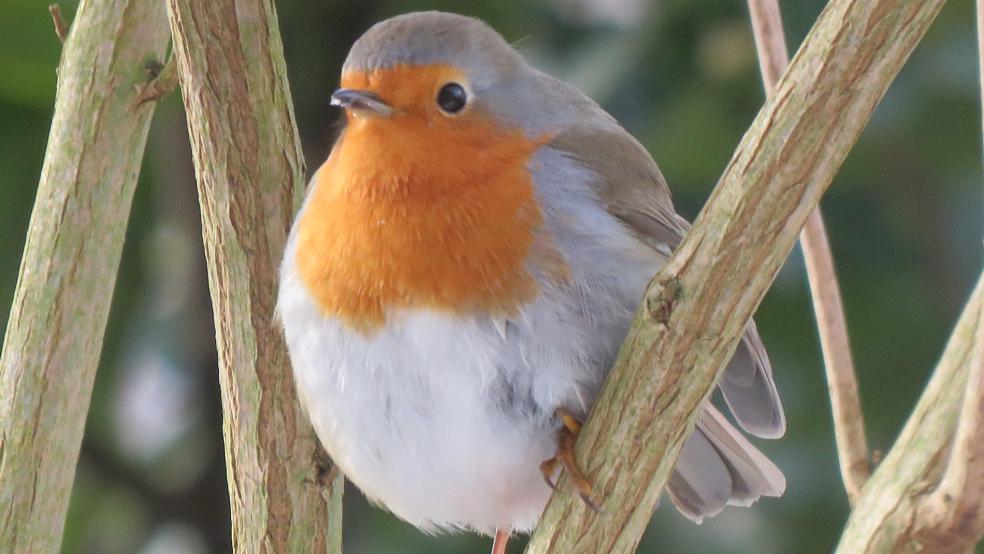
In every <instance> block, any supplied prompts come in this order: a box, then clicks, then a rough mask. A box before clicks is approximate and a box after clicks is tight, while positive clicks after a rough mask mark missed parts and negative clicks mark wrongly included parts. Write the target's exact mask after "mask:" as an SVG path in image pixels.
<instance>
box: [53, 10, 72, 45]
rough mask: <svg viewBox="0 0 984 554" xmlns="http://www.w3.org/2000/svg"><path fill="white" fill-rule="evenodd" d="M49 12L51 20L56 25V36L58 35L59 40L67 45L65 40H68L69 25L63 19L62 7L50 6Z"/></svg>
mask: <svg viewBox="0 0 984 554" xmlns="http://www.w3.org/2000/svg"><path fill="white" fill-rule="evenodd" d="M48 11H49V12H51V20H52V21H53V22H54V23H55V34H56V35H58V40H60V41H61V42H62V44H65V39H67V38H68V23H66V22H65V18H64V17H62V13H61V6H59V5H58V4H51V5H49V6H48Z"/></svg>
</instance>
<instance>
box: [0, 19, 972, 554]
mask: <svg viewBox="0 0 984 554" xmlns="http://www.w3.org/2000/svg"><path fill="white" fill-rule="evenodd" d="M824 4H825V2H823V1H822V0H796V1H785V2H782V8H783V11H784V18H785V24H786V32H787V42H788V44H789V46H790V51H791V52H792V51H795V49H796V47H797V45H798V44H799V43H800V42H801V41H802V39H803V37H804V36H805V35H806V33H807V31H808V30H809V28H810V26H811V25H812V23H813V21H814V20H815V19H816V17H817V16H818V14H819V13H820V11H821V9H822V8H823V6H824ZM972 4H973V3H972V2H967V1H962V2H950V3H949V5H948V6H947V7H946V8H945V9H944V10H943V12H942V14H941V15H940V17H939V19H938V20H937V22H936V23H935V24H934V25H933V27H932V28H931V29H930V31H929V34H928V35H927V37H926V39H925V40H924V41H923V43H922V44H921V45H920V46H919V48H918V49H917V50H916V52H915V54H914V55H913V56H912V58H911V60H910V61H909V63H908V64H907V65H906V67H905V68H904V69H903V70H902V73H901V75H900V76H899V78H898V80H897V81H896V83H895V84H894V85H893V86H892V88H891V89H890V90H889V92H888V95H887V96H886V97H885V99H884V101H883V102H882V103H881V105H880V107H879V108H878V111H877V112H876V114H875V116H874V118H873V120H872V121H871V123H870V124H869V125H868V128H867V129H866V130H865V132H864V134H863V135H862V137H861V140H860V142H859V143H858V144H857V146H856V147H855V149H854V151H853V152H852V153H851V155H850V157H849V158H848V159H847V162H846V163H845V165H844V167H843V169H842V170H841V171H840V174H839V175H838V177H837V178H836V179H835V181H834V184H833V186H832V188H831V189H830V192H829V193H828V194H827V196H826V198H825V199H824V202H823V208H824V213H825V215H826V218H827V223H828V227H829V230H830V234H831V239H832V243H833V250H834V254H835V257H836V261H837V265H838V269H839V273H840V278H841V286H842V288H843V293H844V297H845V302H846V306H847V316H848V324H849V327H850V331H851V337H852V341H853V347H854V354H855V359H856V363H857V367H858V372H859V378H860V382H861V392H862V401H863V403H864V411H865V415H866V417H867V430H868V433H869V439H870V442H871V446H872V448H874V449H877V450H878V451H886V450H887V449H888V448H890V446H891V444H892V441H893V438H894V437H895V435H896V433H897V432H898V430H899V429H900V427H901V425H902V423H903V422H904V420H905V418H906V417H907V414H908V413H909V411H910V410H911V408H912V406H913V405H914V403H915V400H916V398H917V396H918V394H919V392H920V391H921V390H922V387H923V385H924V383H925V381H926V379H927V377H928V375H929V372H930V370H931V368H932V367H933V364H934V363H935V361H936V359H937V357H938V355H939V353H940V352H941V351H942V347H943V344H944V341H945V340H946V338H947V336H948V335H949V332H950V329H951V327H952V325H953V323H954V322H955V318H956V315H957V314H958V312H959V310H960V308H961V306H962V304H963V302H964V301H965V299H966V298H967V296H968V295H969V292H970V289H971V285H972V281H973V280H974V279H975V277H976V275H977V274H978V272H979V271H980V268H981V252H982V249H981V237H982V227H984V225H982V212H984V202H982V191H981V186H982V169H981V145H980V143H981V140H980V116H979V111H980V107H979V102H978V85H977V74H976V67H977V58H976V46H975V35H974V24H973V22H974V14H973V5H972ZM463 5H464V4H462V3H459V2H452V1H450V0H447V1H443V2H439V1H432V2H425V1H409V0H362V1H360V2H331V1H326V0H321V1H302V0H281V1H279V2H277V8H278V10H279V17H280V27H281V31H282V33H283V41H284V48H285V54H286V57H287V67H288V70H289V74H290V81H291V89H292V92H293V97H294V102H295V107H296V110H297V121H298V124H299V126H300V131H301V137H302V139H303V142H304V147H305V154H306V156H307V163H308V170H309V172H310V171H312V170H313V169H314V168H316V167H317V166H318V164H320V163H321V161H322V160H323V159H324V158H325V156H326V154H327V152H328V150H329V148H330V146H331V141H332V140H333V138H334V132H335V131H334V130H333V129H335V128H336V127H337V126H336V125H334V122H335V121H337V119H338V114H337V113H335V112H334V111H333V110H332V109H331V108H330V107H329V105H328V96H329V94H330V93H331V91H332V90H333V89H334V87H335V86H336V84H337V80H338V72H339V67H340V65H341V63H342V61H343V59H344V56H345V54H346V52H347V50H348V47H349V46H350V45H351V44H352V42H353V41H354V40H355V39H356V38H357V37H358V36H359V35H360V34H361V33H362V32H363V31H365V30H366V29H367V28H368V27H369V26H370V25H371V24H372V23H374V22H376V21H379V20H381V19H384V18H386V17H389V16H391V15H395V14H398V13H403V12H407V11H413V10H420V9H434V8H436V9H445V10H455V11H461V10H464V11H465V12H466V13H468V14H471V15H475V16H479V17H481V18H483V19H485V20H486V21H488V22H489V23H491V24H492V25H493V26H494V27H496V28H497V29H498V30H499V31H500V32H502V33H503V35H505V37H506V38H507V39H508V40H509V41H511V42H515V43H516V44H517V47H518V48H519V49H520V50H521V51H522V52H523V53H524V54H525V55H526V56H527V57H528V58H529V59H530V60H531V61H532V62H533V63H534V64H535V65H536V66H538V67H540V68H542V69H545V70H546V71H548V72H549V73H552V74H553V75H555V76H558V77H560V78H563V79H565V80H568V81H571V82H573V83H576V84H577V85H578V86H579V87H581V88H582V90H584V91H585V92H587V93H588V94H590V95H591V96H593V97H594V98H596V99H597V100H598V101H599V102H601V104H602V105H604V106H605V107H606V108H607V109H608V110H609V111H610V112H611V113H612V114H614V115H615V116H616V117H617V118H618V119H619V120H620V121H621V122H622V123H623V124H624V125H625V127H627V128H628V129H629V131H631V132H632V133H633V134H635V135H636V136H637V137H638V138H639V139H640V140H642V142H643V143H644V144H646V145H647V147H648V148H649V149H650V151H651V152H652V153H653V155H654V157H655V158H656V160H657V161H658V162H659V164H660V166H661V167H662V169H663V172H664V174H665V175H666V177H667V179H668V180H669V182H670V185H671V188H672V189H673V192H674V195H675V200H676V203H677V207H678V209H679V211H680V212H681V213H683V214H684V215H686V216H687V217H688V218H693V216H695V215H696V214H697V212H698V210H699V209H700V207H701V205H702V204H703V202H704V200H705V198H706V197H707V195H708V193H709V191H710V190H711V188H712V187H713V186H714V184H715V182H716V180H717V178H718V176H719V175H720V173H721V171H722V169H723V168H724V167H725V165H726V163H727V162H728V160H729V158H730V156H731V154H732V152H733V149H734V147H735V146H736V145H737V143H738V141H739V140H740V138H741V136H742V133H743V132H744V131H745V129H746V128H747V126H748V125H749V123H750V122H751V120H752V118H753V117H754V116H755V114H756V112H757V110H758V109H759V107H760V106H761V104H762V100H763V93H762V86H761V82H760V79H759V73H758V68H757V65H756V59H755V51H754V44H753V40H752V34H751V27H750V25H749V22H748V15H747V12H746V8H745V3H744V2H743V1H740V0H543V1H540V2H536V3H530V2H520V1H512V0H472V1H470V2H468V3H467V8H464V7H463ZM75 8H76V2H72V1H65V2H63V3H62V9H63V11H64V13H65V15H66V18H67V19H69V20H71V16H72V14H73V13H74V10H75ZM59 51H60V45H59V43H58V39H57V38H56V37H55V34H54V32H53V30H52V25H51V21H50V18H49V16H48V12H47V9H46V2H41V1H39V0H5V2H4V7H3V14H2V15H0V69H2V75H3V77H2V78H0V141H2V142H0V143H2V144H3V148H0V238H2V240H0V314H4V316H5V315H6V314H7V313H8V312H9V307H10V302H11V298H12V296H13V288H14V284H15V281H16V278H17V270H18V264H19V261H20V254H21V249H22V247H23V240H24V237H25V233H26V229H27V224H28V219H29V216H30V211H31V206H32V202H33V198H34V191H35V187H36V184H37V181H38V176H39V174H40V170H41V164H42V161H43V156H44V149H45V142H46V137H47V132H48V126H49V123H50V119H51V114H52V106H53V103H54V94H55V67H56V65H57V63H58V57H59ZM757 320H758V323H759V329H760V331H761V333H762V336H763V337H764V339H765V342H766V344H767V345H768V347H769V352H770V354H771V356H772V360H773V365H774V367H775V372H776V380H777V381H778V384H779V388H780V390H781V392H782V394H783V398H784V403H785V406H786V410H787V414H788V420H789V429H788V432H787V433H786V436H785V438H783V439H782V440H779V441H758V442H757V444H758V445H759V446H760V447H761V448H762V449H763V450H764V451H765V452H766V453H767V454H769V455H770V456H771V457H772V458H773V459H774V460H776V461H777V463H778V464H779V466H780V467H781V468H782V469H783V470H784V471H785V472H786V475H787V478H788V482H789V486H788V490H787V493H786V495H785V497H783V498H782V499H778V500H776V499H766V500H764V501H762V502H760V503H759V504H757V505H756V506H755V507H754V508H753V509H737V508H732V509H728V510H726V511H725V512H724V513H723V514H722V515H720V516H718V517H715V518H713V519H710V520H707V521H705V523H704V524H703V525H700V526H697V525H694V524H692V523H691V522H690V521H688V520H686V519H684V518H683V517H681V516H679V515H678V514H677V513H676V512H675V511H674V510H673V509H672V508H671V507H670V504H669V502H664V505H663V506H662V507H661V508H660V509H659V510H658V511H657V513H656V516H655V517H654V518H653V523H652V526H651V528H650V530H649V532H648V533H647V535H646V537H645V539H644V541H643V544H642V546H641V547H640V552H700V553H713V552H756V553H771V552H803V553H812V552H829V551H830V550H831V549H832V548H833V546H834V544H835V543H836V540H837V537H838V535H839V532H840V529H841V527H842V525H843V524H844V521H845V518H846V516H847V513H848V505H847V500H846V497H845V494H844V492H843V487H842V485H841V483H840V478H839V474H838V470H837V462H836V457H835V450H834V443H833V434H832V430H831V421H830V410H829V405H828V399H827V395H826V387H825V381H824V377H823V367H822V362H821V358H820V351H819V347H818V343H817V338H816V332H815V328H814V322H813V315H812V311H811V307H810V303H809V294H808V290H807V288H806V276H805V273H804V270H803V265H802V259H801V257H800V253H799V251H798V250H796V251H794V252H793V254H792V256H791V257H790V260H789V262H788V263H787V264H786V267H785V268H784V269H783V271H782V272H781V273H780V275H779V277H778V279H777V281H776V283H775V285H774V286H773V287H772V290H771V291H770V292H769V294H768V296H767V297H766V299H765V301H764V303H763V304H762V307H761V308H760V309H759V312H758V316H757ZM0 321H5V319H3V320H0ZM211 322H212V317H211V311H210V303H209V297H208V290H207V283H206V277H205V268H204V257H203V252H202V246H201V238H200V220H199V215H198V209H197V195H196V191H195V184H194V173H193V168H192V164H191V155H190V150H189V146H188V142H187V133H186V128H185V122H184V119H183V112H182V107H181V103H180V97H179V95H178V94H172V95H171V96H170V97H169V98H168V99H167V100H166V101H164V102H163V103H162V104H161V105H160V107H159V108H158V111H157V113H156V115H155V118H154V124H153V128H152V130H151V135H150V140H149V143H148V147H147V154H146V158H145V162H144V166H143V172H142V176H141V180H140V184H139V187H138V189H137V193H136V198H135V200H134V205H133V214H132V216H131V218H130V225H129V228H128V230H127V240H126V247H125V252H124V255H123V262H122V266H121V268H120V274H119V281H118V284H117V287H116V295H115V298H114V301H113V307H112V313H111V316H110V323H109V328H108V334H107V337H106V342H105V348H104V351H103V356H102V362H101V367H100V368H99V373H98V377H97V381H96V389H95V395H94V398H93V401H92V409H91V412H90V414H89V418H88V421H87V428H86V435H85V442H84V444H83V447H82V454H81V459H80V461H79V466H78V478H77V480H76V482H75V490H74V492H73V497H72V502H71V508H70V511H69V515H68V524H67V528H66V535H65V540H64V547H63V549H64V551H65V552H107V553H112V552H141V553H148V554H149V553H153V554H157V553H170V552H185V553H206V552H215V553H222V552H228V551H230V548H231V545H230V540H229V537H228V532H229V507H228V498H227V491H226V485H225V465H224V460H223V453H222V444H221V441H222V432H221V410H220V405H219V388H218V381H217V369H216V354H215V346H214V340H213V331H212V328H211ZM476 500H477V501H480V499H476ZM345 502H346V511H345V524H344V526H345V544H346V552H355V553H363V552H365V553H388V552H435V553H440V552H449V553H450V552H483V551H486V549H487V548H488V541H487V540H486V539H481V538H479V537H475V536H471V535H455V536H442V537H428V536H425V535H423V534H421V533H419V532H418V531H416V530H415V529H413V528H412V527H410V526H409V525H407V524H404V523H402V522H400V521H398V520H396V519H395V518H394V517H392V516H390V515H388V514H386V513H384V512H383V511H382V510H380V509H377V508H373V507H370V506H368V505H367V504H366V502H365V500H364V499H363V498H362V496H361V495H360V494H359V493H358V492H357V491H355V490H354V489H351V488H350V489H349V490H348V491H347V493H346V500H345ZM520 547H521V541H518V542H516V544H514V545H513V548H512V549H511V551H513V552H518V551H519V548H520Z"/></svg>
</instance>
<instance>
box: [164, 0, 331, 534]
mask: <svg viewBox="0 0 984 554" xmlns="http://www.w3.org/2000/svg"><path fill="white" fill-rule="evenodd" d="M167 5H168V11H169V15H170V21H171V29H172V32H173V35H174V55H175V57H176V58H177V62H178V73H179V75H180V78H181V92H182V96H183V98H184V104H185V109H186V111H187V114H188V128H189V132H190V134H191V139H192V141H191V142H192V152H193V154H194V158H195V169H196V174H197V178H198V190H199V196H200V199H201V207H202V226H203V233H204V239H205V250H206V252H205V254H206V259H207V262H208V273H209V285H210V289H211V294H212V304H213V309H214V313H215V327H216V334H217V343H218V349H219V365H220V368H219V371H220V373H219V377H220V382H221V385H222V404H223V413H224V418H225V446H226V462H227V466H228V477H229V492H230V494H229V496H230V499H231V502H232V534H233V544H234V545H235V548H236V550H237V551H240V552H339V551H340V550H341V535H340V533H339V531H340V521H341V520H340V518H341V493H342V486H341V484H342V479H341V477H337V478H334V479H333V480H332V481H331V482H330V484H329V486H328V488H324V487H323V486H322V485H321V484H320V482H319V478H318V477H319V474H321V473H323V471H320V470H319V463H318V461H317V451H316V447H317V442H316V439H315V436H314V432H313V431H312V429H311V427H310V425H309V423H308V421H307V418H306V416H305V414H304V413H303V412H302V410H301V408H300V406H299V405H298V402H297V398H296V396H295V389H294V381H293V377H292V374H291V370H290V364H289V360H288V358H287V351H286V347H285V345H284V342H283V338H282V335H281V330H280V327H279V325H278V323H277V321H276V319H275V316H274V305H275V298H276V294H275V291H276V286H277V267H278V265H279V263H280V258H281V255H282V251H283V246H284V243H285V241H286V238H287V231H288V228H289V226H290V222H291V219H292V215H293V213H294V210H295V209H296V208H297V207H298V206H299V204H300V199H301V195H302V194H303V191H304V168H303V161H302V157H301V148H300V141H299V139H298V137H297V129H296V125H295V122H294V116H293V109H292V105H291V98H290V90H289V88H288V86H287V74H286V68H285V66H284V59H283V48H282V45H281V42H280V35H279V33H278V31H277V16H276V13H275V11H274V8H273V3H272V2H271V1H270V0H215V1H208V2H200V1H197V0H168V3H167ZM323 494H324V496H322V495H323Z"/></svg>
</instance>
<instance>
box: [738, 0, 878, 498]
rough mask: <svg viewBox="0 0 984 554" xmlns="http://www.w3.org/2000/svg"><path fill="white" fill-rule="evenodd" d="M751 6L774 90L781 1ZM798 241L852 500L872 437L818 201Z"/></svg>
mask: <svg viewBox="0 0 984 554" xmlns="http://www.w3.org/2000/svg"><path fill="white" fill-rule="evenodd" d="M748 9H749V12H750V13H751V16H752V28H753V30H754V32H755V46H756V50H757V51H758V58H759V67H760V68H761V69H762V80H763V81H764V83H765V90H766V94H767V95H769V96H771V95H772V94H773V92H774V90H775V86H776V83H777V82H778V81H779V77H780V76H781V75H782V72H783V71H785V70H786V66H787V65H788V64H789V54H788V53H787V52H786V39H785V35H784V33H783V30H782V15H781V13H780V11H779V2H778V0H748ZM800 245H801V247H802V248H803V258H804V259H805V261H806V273H807V275H808V277H809V280H810V292H811V294H812V297H813V311H814V313H815V314H816V318H817V330H818V331H819V334H820V345H821V348H822V349H823V360H824V366H825V367H826V370H827V382H828V385H829V389H830V404H831V411H832V413H833V418H834V434H835V436H836V440H837V453H838V456H837V457H838V459H839V461H840V470H841V477H842V478H843V480H844V488H845V489H846V490H847V498H848V501H849V502H850V503H851V504H852V505H853V504H854V502H855V501H856V500H857V498H858V496H859V495H860V494H861V487H863V486H864V482H865V481H866V480H867V479H868V476H869V475H870V473H871V470H870V468H869V466H868V440H867V439H866V438H865V434H864V417H863V416H862V412H861V399H860V398H859V396H858V380H857V377H856V376H855V373H854V361H853V360H852V359H851V343H850V341H849V340H848V336H847V318H845V317H844V304H843V302H842V301H841V295H840V287H838V285H837V272H836V271H835V269H834V257H833V255H832V254H831V252H830V241H829V240H828V239H827V231H826V230H825V229H824V225H823V216H822V215H821V212H820V207H819V206H817V209H815V210H814V211H813V213H811V214H810V217H809V218H808V219H807V221H806V226H805V227H804V228H803V232H802V233H800Z"/></svg>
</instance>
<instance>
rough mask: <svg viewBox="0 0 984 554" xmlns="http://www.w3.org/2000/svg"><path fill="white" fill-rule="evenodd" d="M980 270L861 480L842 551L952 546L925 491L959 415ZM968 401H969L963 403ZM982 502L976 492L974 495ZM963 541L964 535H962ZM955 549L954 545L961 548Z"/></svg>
mask: <svg viewBox="0 0 984 554" xmlns="http://www.w3.org/2000/svg"><path fill="white" fill-rule="evenodd" d="M982 308H984V275H982V276H981V279H980V280H979V281H978V283H977V287H976V288H975V290H974V293H973V294H972V295H971V297H970V300H969V301H968V302H967V305H966V307H965V308H964V311H963V314H962V315H961V316H960V321H958V322H957V325H956V328H955V329H954V330H953V333H952V335H951V336H950V340H949V342H948V343H947V346H946V350H945V351H944V352H943V356H942V357H941V358H940V362H939V363H938V364H937V366H936V369H935V370H934V371H933V376H932V379H930V382H929V384H928V385H927V386H926V389H925V390H924V391H923V394H922V396H921V397H920V399H919V403H918V404H917V405H916V408H915V410H913V412H912V415H911V416H910V417H909V420H908V422H907V423H906V425H905V427H904V428H903V429H902V432H901V433H900V434H899V438H898V439H897V440H896V441H895V445H893V446H892V449H891V450H890V451H889V453H888V454H887V455H886V456H885V459H884V460H883V461H882V463H881V464H880V465H879V466H878V469H877V470H876V471H875V472H874V474H872V476H871V479H869V480H868V483H867V484H866V485H865V488H864V491H863V493H862V494H861V497H860V498H859V500H858V504H857V506H855V508H854V510H853V511H852V512H851V517H850V518H849V519H848V521H847V526H846V528H845V529H844V533H843V535H842V536H841V540H840V544H839V545H838V547H837V552H838V553H843V554H866V553H870V554H876V553H881V552H920V551H922V552H933V553H934V554H935V553H937V552H951V551H954V550H952V549H951V548H948V547H945V544H949V546H950V547H952V546H955V545H954V542H955V541H953V542H950V540H951V539H957V538H960V537H949V538H948V537H943V539H944V540H945V541H946V542H945V543H941V542H937V541H938V539H939V538H940V537H939V536H938V534H937V533H935V531H934V529H935V527H934V522H936V521H938V520H936V519H935V515H934V514H932V513H931V512H927V506H926V502H925V499H926V498H928V497H927V493H929V492H931V491H933V490H934V489H935V488H936V484H937V483H939V482H940V479H941V478H942V476H943V474H944V472H945V471H946V465H947V462H948V460H950V459H951V456H950V454H949V453H950V451H951V448H952V446H953V437H954V434H955V433H956V430H957V427H958V422H959V420H960V417H961V411H962V406H961V404H962V402H961V399H962V398H963V395H964V391H966V390H967V387H968V382H969V375H970V373H971V371H970V368H971V365H972V363H974V358H975V357H977V353H976V352H975V342H976V337H979V336H980V333H981V330H980V328H979V325H980V323H981V310H982ZM963 404H964V405H966V403H963ZM977 501H978V502H979V501H980V497H979V496H978V497H977ZM960 540H963V538H960ZM960 550H961V549H960V548H957V549H956V551H960Z"/></svg>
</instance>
